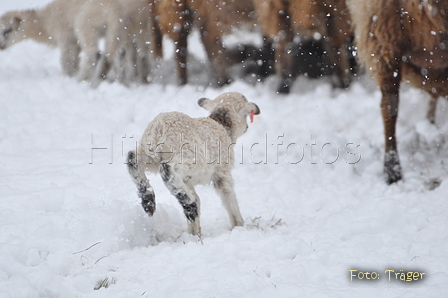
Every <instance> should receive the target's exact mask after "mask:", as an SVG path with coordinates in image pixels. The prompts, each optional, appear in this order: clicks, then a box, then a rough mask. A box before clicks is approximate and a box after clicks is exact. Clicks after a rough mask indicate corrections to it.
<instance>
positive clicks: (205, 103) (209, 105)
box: [198, 97, 214, 111]
mask: <svg viewBox="0 0 448 298" xmlns="http://www.w3.org/2000/svg"><path fill="white" fill-rule="evenodd" d="M198 105H199V106H200V107H201V108H204V109H206V110H207V111H211V110H212V109H213V106H214V105H213V101H212V100H211V99H209V98H205V97H203V98H201V99H199V100H198Z"/></svg>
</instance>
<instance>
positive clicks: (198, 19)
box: [148, 0, 255, 86]
mask: <svg viewBox="0 0 448 298" xmlns="http://www.w3.org/2000/svg"><path fill="white" fill-rule="evenodd" d="M148 1H149V6H150V13H151V16H152V19H153V22H154V27H153V36H154V44H155V49H154V53H155V56H156V57H161V56H162V36H164V35H166V36H168V37H169V38H170V39H172V40H173V41H174V43H175V46H176V54H175V60H176V62H177V72H178V78H179V83H180V84H181V85H183V84H186V83H187V81H188V79H187V68H186V65H187V61H186V59H187V38H188V34H189V32H190V29H191V25H192V24H194V25H195V26H196V27H197V28H198V29H199V31H200V36H201V40H202V43H203V45H204V48H205V51H206V52H207V56H208V58H209V60H210V63H211V66H212V69H213V70H214V71H215V78H214V81H215V84H216V85H218V86H222V85H225V84H227V83H229V82H230V77H229V75H228V74H227V67H228V66H229V64H230V63H229V61H227V59H226V50H225V48H224V46H223V42H222V37H223V35H225V34H229V33H231V31H232V28H233V27H238V26H241V25H243V24H247V23H249V24H252V25H253V24H254V21H255V18H254V8H253V3H252V0H228V1H222V0H208V1H194V0H148Z"/></svg>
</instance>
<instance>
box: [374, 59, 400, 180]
mask: <svg viewBox="0 0 448 298" xmlns="http://www.w3.org/2000/svg"><path fill="white" fill-rule="evenodd" d="M397 59H399V58H397ZM392 61H393V60H392ZM384 64H385V63H384ZM381 66H383V65H381ZM395 66H396V67H395V69H393V68H392V69H391V67H387V66H383V67H382V68H383V69H381V71H380V74H379V78H380V81H379V85H380V86H381V93H382V99H381V113H382V117H383V125H384V137H385V149H386V150H385V157H384V170H385V173H386V176H387V177H386V179H387V183H388V184H392V183H394V182H397V181H399V180H400V179H401V178H402V175H401V166H400V160H399V158H398V150H397V141H396V136H395V128H396V122H397V116H398V102H399V88H400V80H401V74H400V71H399V65H398V63H396V65H395Z"/></svg>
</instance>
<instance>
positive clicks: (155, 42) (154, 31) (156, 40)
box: [151, 11, 163, 60]
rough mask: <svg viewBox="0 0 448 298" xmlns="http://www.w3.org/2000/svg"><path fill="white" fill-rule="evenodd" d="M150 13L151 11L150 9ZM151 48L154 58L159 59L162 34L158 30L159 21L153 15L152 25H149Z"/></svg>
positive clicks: (160, 57)
mask: <svg viewBox="0 0 448 298" xmlns="http://www.w3.org/2000/svg"><path fill="white" fill-rule="evenodd" d="M151 13H153V12H152V11H151ZM151 36H152V42H151V50H152V51H153V56H154V59H155V60H157V59H158V60H161V59H162V58H163V34H162V31H161V30H160V25H159V22H157V20H156V19H155V17H154V16H153V18H152V26H151Z"/></svg>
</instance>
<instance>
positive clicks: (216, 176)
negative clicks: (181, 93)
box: [127, 92, 260, 237]
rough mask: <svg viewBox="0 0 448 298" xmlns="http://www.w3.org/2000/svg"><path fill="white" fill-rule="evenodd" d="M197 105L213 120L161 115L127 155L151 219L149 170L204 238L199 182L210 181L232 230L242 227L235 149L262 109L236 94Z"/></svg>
mask: <svg viewBox="0 0 448 298" xmlns="http://www.w3.org/2000/svg"><path fill="white" fill-rule="evenodd" d="M198 105H199V106H200V107H202V108H204V109H206V110H207V111H209V112H210V116H209V117H207V118H191V117H189V116H187V115H185V114H183V113H179V112H171V113H162V114H159V115H158V116H157V117H156V118H155V119H154V120H153V121H151V122H150V123H149V125H148V127H147V128H146V130H145V132H144V134H143V136H142V139H141V141H140V143H139V145H138V147H137V150H136V151H130V152H129V153H128V157H127V165H128V170H129V173H130V175H131V177H132V179H133V181H134V183H135V184H136V185H137V189H138V195H139V197H140V198H141V199H142V206H143V209H144V210H145V211H146V213H147V214H148V215H149V216H152V215H153V214H154V211H155V207H156V205H155V194H154V191H153V189H152V187H151V185H150V184H149V181H148V179H147V177H146V175H145V171H149V172H152V173H157V172H158V173H160V175H161V177H162V180H163V182H164V183H165V186H166V187H167V188H168V190H169V191H170V193H171V194H172V195H174V196H175V197H176V198H177V200H178V201H179V203H180V204H181V205H182V207H183V209H184V213H185V216H186V217H187V220H188V222H189V232H190V233H192V234H196V235H198V236H199V237H201V227H200V222H199V209H200V200H199V197H198V195H197V194H196V192H195V190H194V186H195V185H197V184H208V183H210V182H212V183H213V186H214V188H215V190H216V191H217V193H218V195H219V196H220V198H221V200H222V202H223V204H224V207H225V209H226V210H227V212H228V214H229V218H230V223H231V227H232V228H233V227H234V226H242V225H243V218H242V217H241V213H240V210H239V207H238V202H237V199H236V195H235V192H234V189H233V178H232V175H231V170H232V168H233V163H234V153H233V148H232V145H234V144H235V142H236V139H237V138H238V137H239V136H241V135H242V134H243V133H244V132H245V131H246V130H247V123H246V117H247V116H248V115H251V119H252V117H253V115H258V114H259V113H260V109H259V108H258V106H257V105H256V104H254V103H251V102H248V101H247V99H246V98H245V97H244V96H243V95H242V94H240V93H236V92H230V93H224V94H222V95H220V96H218V97H217V98H215V99H214V100H211V99H207V98H201V99H200V100H199V101H198Z"/></svg>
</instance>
